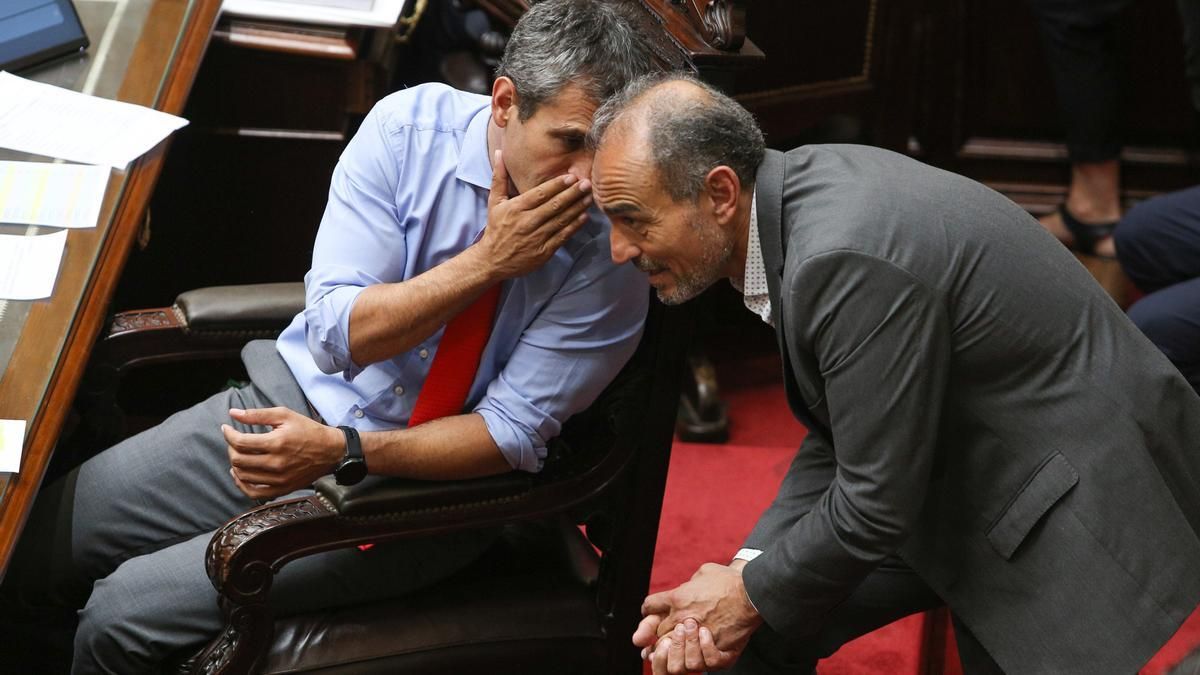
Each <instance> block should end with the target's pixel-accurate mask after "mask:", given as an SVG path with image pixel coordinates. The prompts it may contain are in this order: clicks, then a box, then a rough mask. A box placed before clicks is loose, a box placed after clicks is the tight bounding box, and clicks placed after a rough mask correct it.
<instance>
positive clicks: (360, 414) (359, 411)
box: [354, 410, 363, 418]
mask: <svg viewBox="0 0 1200 675" xmlns="http://www.w3.org/2000/svg"><path fill="white" fill-rule="evenodd" d="M354 416H355V417H359V418H361V417H362V416H363V411H361V410H355V411H354Z"/></svg>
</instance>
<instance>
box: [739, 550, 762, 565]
mask: <svg viewBox="0 0 1200 675" xmlns="http://www.w3.org/2000/svg"><path fill="white" fill-rule="evenodd" d="M760 555H762V551H760V550H758V549H756V548H743V549H741V550H739V551H738V552H737V553H735V554H734V555H733V559H734V560H745V561H746V562H750V561H751V560H754V559H755V558H757V557H758V556H760Z"/></svg>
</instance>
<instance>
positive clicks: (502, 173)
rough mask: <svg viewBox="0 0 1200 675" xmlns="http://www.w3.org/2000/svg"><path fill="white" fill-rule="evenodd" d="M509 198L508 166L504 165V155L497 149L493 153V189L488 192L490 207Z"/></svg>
mask: <svg viewBox="0 0 1200 675" xmlns="http://www.w3.org/2000/svg"><path fill="white" fill-rule="evenodd" d="M505 199H508V168H507V167H506V166H504V155H503V153H501V151H499V150H497V151H495V152H493V153H492V191H491V192H489V193H488V208H491V207H493V206H495V205H496V204H499V203H500V202H502V201H504V200H505Z"/></svg>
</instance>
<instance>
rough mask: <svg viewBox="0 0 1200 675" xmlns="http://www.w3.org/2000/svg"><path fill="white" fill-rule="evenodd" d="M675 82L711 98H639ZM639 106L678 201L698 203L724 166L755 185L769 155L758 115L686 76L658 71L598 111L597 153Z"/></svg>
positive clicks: (593, 134) (661, 171)
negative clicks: (712, 176)
mask: <svg viewBox="0 0 1200 675" xmlns="http://www.w3.org/2000/svg"><path fill="white" fill-rule="evenodd" d="M674 81H683V82H691V83H692V84H694V85H696V86H698V87H700V88H701V89H703V90H704V91H705V92H706V93H707V94H708V95H707V96H700V97H694V96H687V97H678V96H674V97H673V96H669V95H653V94H652V95H651V97H650V98H648V99H647V100H645V101H639V100H638V99H640V98H642V96H643V95H645V94H646V93H647V92H648V91H649V90H651V89H653V88H654V87H656V86H658V85H660V84H664V83H667V82H674ZM635 103H636V104H637V105H636V108H637V110H636V111H633V113H634V114H638V115H640V116H642V119H644V120H645V123H646V127H645V130H646V139H647V142H648V143H649V145H650V153H651V158H652V160H653V162H654V166H655V168H656V169H657V170H658V175H659V177H660V178H661V180H662V184H663V188H664V189H665V190H666V191H667V194H669V195H670V196H671V198H672V199H674V200H675V201H677V202H678V201H683V200H688V201H695V199H696V197H697V196H699V194H700V192H701V191H702V190H703V189H704V179H705V177H706V176H708V172H709V171H712V170H713V169H714V168H716V167H718V166H728V167H729V168H731V169H733V171H734V173H736V174H737V177H738V180H740V181H741V183H742V186H743V187H745V186H748V185H753V184H754V177H755V174H756V173H757V172H758V165H759V164H761V163H762V159H763V154H764V153H765V152H766V144H765V143H764V142H763V134H762V130H760V129H759V128H758V123H756V122H755V121H754V116H753V115H751V114H750V113H749V111H747V110H746V109H745V108H743V107H742V106H741V105H739V104H738V102H737V101H734V100H733V99H732V98H729V97H728V96H726V95H725V94H722V93H721V92H719V91H717V90H716V89H714V88H713V87H712V86H710V85H708V84H706V83H704V82H701V81H700V80H698V79H696V78H695V77H692V76H691V75H686V74H683V73H653V74H650V75H646V76H643V77H639V78H638V79H636V80H634V81H632V82H630V83H629V85H628V86H627V87H625V89H623V90H622V91H621V92H620V93H618V94H617V95H615V96H613V97H612V98H610V99H609V100H608V101H607V102H605V103H604V104H603V105H602V106H600V109H599V110H597V111H596V116H595V118H594V119H593V121H592V129H591V131H590V132H589V133H588V145H589V146H590V147H591V148H592V149H593V150H595V149H596V148H597V147H598V146H599V145H600V142H601V141H602V140H603V139H604V135H605V134H606V133H607V132H608V130H609V129H611V128H612V126H613V124H614V123H615V122H617V121H618V120H619V119H621V118H622V117H623V116H624V115H625V113H627V112H631V111H630V108H631V107H634V104H635Z"/></svg>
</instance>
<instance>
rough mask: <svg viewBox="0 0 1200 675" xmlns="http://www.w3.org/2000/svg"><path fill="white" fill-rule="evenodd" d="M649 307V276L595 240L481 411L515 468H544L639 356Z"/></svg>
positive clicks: (496, 382) (523, 340) (525, 337)
mask: <svg viewBox="0 0 1200 675" xmlns="http://www.w3.org/2000/svg"><path fill="white" fill-rule="evenodd" d="M648 303H649V288H648V286H647V284H646V281H645V277H644V275H642V274H640V273H639V272H638V271H637V270H636V269H634V268H633V266H632V265H620V266H617V265H613V264H612V262H611V259H610V258H609V257H608V241H607V238H606V237H601V238H597V239H596V240H594V241H592V242H591V243H590V244H589V246H588V247H587V248H586V249H585V250H584V251H583V253H582V255H581V256H580V258H579V259H578V260H577V262H576V264H575V266H574V269H573V270H572V273H571V274H570V275H569V277H568V281H567V283H566V284H564V285H563V287H562V288H561V289H560V290H559V291H558V293H556V294H555V295H554V297H553V298H552V299H551V300H550V302H548V303H547V304H546V306H545V307H544V308H543V309H542V311H541V312H540V313H539V314H538V315H537V317H536V319H535V320H534V321H533V323H532V324H531V325H530V326H529V328H527V329H526V330H525V331H524V332H523V333H522V335H521V338H520V340H519V342H518V344H517V348H516V349H515V350H514V351H513V354H512V356H511V357H510V359H509V361H508V363H507V364H506V365H505V367H504V369H503V370H502V371H501V372H500V374H499V376H498V377H497V378H496V379H495V380H494V381H493V382H492V383H491V385H490V386H489V387H488V390H487V393H486V395H485V396H484V397H483V399H482V400H481V401H480V402H479V403H478V405H476V407H475V412H477V413H479V414H480V415H482V416H483V418H484V421H485V422H486V423H487V425H488V430H489V431H490V432H491V433H492V438H493V440H495V442H496V445H497V446H499V447H500V451H501V452H502V453H503V454H504V457H505V458H506V459H507V460H508V462H509V464H511V465H512V467H513V468H514V469H519V470H522V471H530V472H535V471H539V470H541V468H542V465H543V463H544V460H545V458H546V443H547V441H549V440H550V439H551V438H554V437H555V436H557V435H558V434H559V432H560V431H561V430H562V425H563V423H565V422H566V420H567V419H568V418H569V417H570V416H571V415H574V414H575V413H577V412H579V411H581V410H583V409H584V408H586V407H587V406H589V405H591V403H592V402H593V401H595V400H596V397H597V396H599V395H600V392H601V391H603V390H604V388H605V387H606V386H608V384H609V382H611V381H612V380H613V378H614V377H616V375H617V373H618V372H620V370H621V368H622V367H623V366H624V365H625V363H626V362H627V361H628V360H629V357H630V356H632V355H633V352H634V350H635V349H636V348H637V344H638V340H639V339H640V338H641V334H642V327H643V324H644V322H645V318H646V308H647V306H648Z"/></svg>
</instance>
